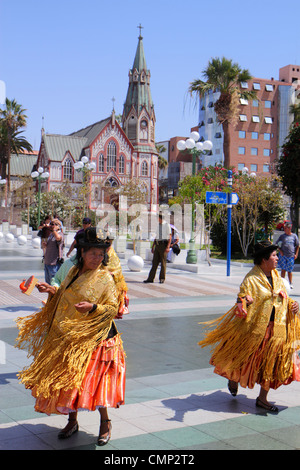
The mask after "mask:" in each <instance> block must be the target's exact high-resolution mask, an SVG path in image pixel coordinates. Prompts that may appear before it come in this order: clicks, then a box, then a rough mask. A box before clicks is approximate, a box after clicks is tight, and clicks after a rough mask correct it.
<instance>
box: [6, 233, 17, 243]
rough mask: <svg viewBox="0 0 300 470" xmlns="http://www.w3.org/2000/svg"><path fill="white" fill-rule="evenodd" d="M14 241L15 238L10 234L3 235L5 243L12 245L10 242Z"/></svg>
mask: <svg viewBox="0 0 300 470" xmlns="http://www.w3.org/2000/svg"><path fill="white" fill-rule="evenodd" d="M14 239H15V237H14V236H13V234H12V233H7V234H6V235H5V241H6V242H7V243H12V242H13V241H14Z"/></svg>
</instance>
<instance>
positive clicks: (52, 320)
mask: <svg viewBox="0 0 300 470" xmlns="http://www.w3.org/2000/svg"><path fill="white" fill-rule="evenodd" d="M77 271H78V268H77V267H75V266H74V267H73V268H71V270H70V271H69V273H68V275H67V277H66V279H65V280H64V282H63V283H62V285H61V287H60V288H59V290H58V291H57V293H56V294H55V295H54V296H53V297H51V298H49V300H48V302H47V304H46V305H45V307H44V308H43V309H42V310H41V311H40V312H37V313H36V314H33V315H31V316H29V317H25V318H18V319H17V324H18V327H19V336H18V338H17V340H16V341H17V344H16V347H19V348H21V349H22V348H26V349H27V348H28V351H29V355H33V356H34V361H33V363H32V364H31V365H30V366H29V367H27V368H24V369H23V371H22V372H21V373H20V374H19V377H20V379H21V381H22V382H23V383H24V384H25V386H26V388H30V389H32V388H33V387H35V391H36V394H37V396H44V397H46V398H47V397H49V396H50V395H51V394H52V393H53V392H54V391H55V390H61V389H63V390H68V389H73V388H77V389H78V390H80V386H81V383H82V380H83V377H84V375H85V371H86V368H87V365H88V363H89V359H90V357H91V355H92V353H93V351H94V350H95V348H96V347H97V345H98V344H99V343H100V342H101V341H103V340H104V339H106V338H107V335H108V333H109V330H110V328H111V325H112V321H113V319H114V317H115V316H116V313H117V311H118V302H117V292H116V288H115V285H114V281H113V279H112V277H111V275H110V274H109V273H108V272H107V271H105V270H91V271H87V272H86V273H84V274H82V275H81V276H80V277H79V278H77V279H76V280H75V281H74V282H73V283H72V284H71V285H70V287H68V289H66V287H67V286H68V285H69V283H70V281H71V280H72V278H73V276H75V274H76V273H77ZM81 301H88V302H91V303H93V304H97V308H96V310H95V311H94V312H92V313H86V314H81V313H79V312H78V311H77V310H76V308H75V304H77V303H79V302H81Z"/></svg>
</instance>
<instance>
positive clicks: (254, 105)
mask: <svg viewBox="0 0 300 470" xmlns="http://www.w3.org/2000/svg"><path fill="white" fill-rule="evenodd" d="M252 106H253V107H254V108H258V100H253V101H252Z"/></svg>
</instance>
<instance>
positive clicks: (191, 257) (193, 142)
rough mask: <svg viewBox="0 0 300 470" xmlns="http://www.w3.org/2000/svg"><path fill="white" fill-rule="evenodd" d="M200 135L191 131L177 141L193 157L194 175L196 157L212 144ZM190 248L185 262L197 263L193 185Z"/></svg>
mask: <svg viewBox="0 0 300 470" xmlns="http://www.w3.org/2000/svg"><path fill="white" fill-rule="evenodd" d="M199 138H200V135H199V133H198V132H195V131H194V132H191V134H190V137H189V138H188V139H186V140H179V141H178V142H177V149H178V150H180V151H184V150H188V151H189V152H190V153H191V154H192V157H193V165H192V175H193V176H195V175H196V158H197V157H198V156H200V155H201V154H202V153H203V154H207V153H209V152H210V151H211V149H212V147H213V144H212V142H211V141H210V140H205V141H204V142H199ZM189 245H190V249H189V250H188V252H187V256H186V263H187V264H197V252H196V250H195V187H194V186H193V188H192V226H191V238H190V241H189Z"/></svg>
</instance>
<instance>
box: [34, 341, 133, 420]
mask: <svg viewBox="0 0 300 470" xmlns="http://www.w3.org/2000/svg"><path fill="white" fill-rule="evenodd" d="M125 376H126V366H125V353H124V350H123V345H122V341H121V339H120V336H119V335H118V334H117V335H116V336H114V337H113V338H110V339H107V340H104V341H102V342H101V344H100V345H99V347H98V348H97V349H96V350H95V351H94V352H93V354H92V357H91V359H90V362H89V364H88V367H87V370H86V373H85V376H84V378H83V381H82V384H81V388H80V390H78V389H73V390H58V391H55V392H54V393H53V394H52V395H51V397H49V398H45V397H43V396H36V393H35V387H34V388H33V389H32V395H33V396H34V397H35V398H36V403H35V410H36V411H38V412H40V413H46V414H48V415H50V414H52V413H56V414H68V413H70V412H74V411H78V410H89V411H94V410H95V409H96V408H99V407H111V408H118V407H119V406H120V405H123V404H124V401H125Z"/></svg>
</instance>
